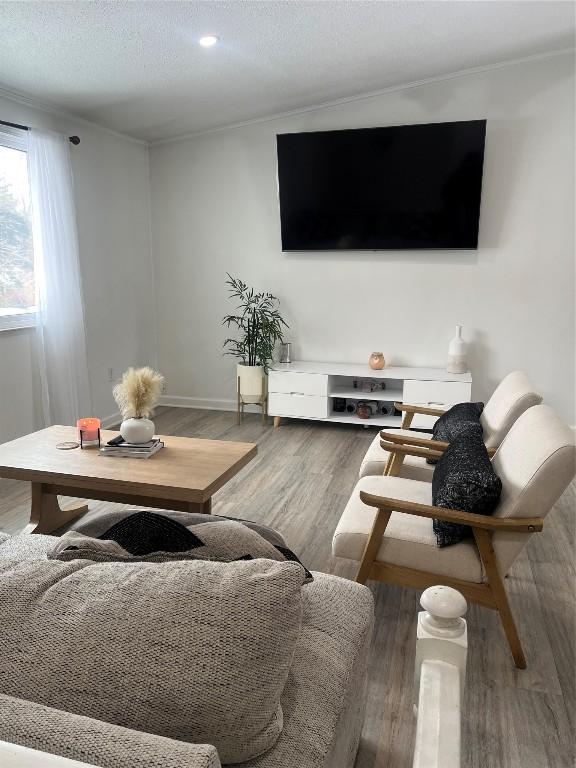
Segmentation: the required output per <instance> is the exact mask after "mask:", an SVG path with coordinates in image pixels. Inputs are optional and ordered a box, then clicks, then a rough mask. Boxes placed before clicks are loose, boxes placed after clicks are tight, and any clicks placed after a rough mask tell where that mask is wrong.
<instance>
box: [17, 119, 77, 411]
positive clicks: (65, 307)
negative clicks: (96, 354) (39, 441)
mask: <svg viewBox="0 0 576 768" xmlns="http://www.w3.org/2000/svg"><path fill="white" fill-rule="evenodd" d="M28 173H29V177H30V196H31V202H32V206H31V207H32V223H33V232H34V261H35V279H36V304H37V308H38V324H37V337H38V350H39V368H40V381H41V388H42V410H43V415H44V423H45V425H46V426H48V425H51V424H75V423H76V419H77V418H80V417H84V416H91V415H92V402H91V396H90V383H89V379H88V358H87V355H86V332H85V325H84V305H83V300H82V283H81V279H80V263H79V257H78V233H77V230H76V211H75V206H74V190H73V181H72V166H71V161H70V143H69V141H68V138H67V137H66V136H61V135H60V134H57V133H52V132H46V131H37V130H34V129H33V130H30V131H28Z"/></svg>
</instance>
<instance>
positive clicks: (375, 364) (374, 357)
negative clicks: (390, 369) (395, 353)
mask: <svg viewBox="0 0 576 768" xmlns="http://www.w3.org/2000/svg"><path fill="white" fill-rule="evenodd" d="M368 365H369V366H370V368H372V370H373V371H381V370H382V368H384V366H385V365H386V360H384V353H383V352H372V354H371V355H370V358H369V359H368Z"/></svg>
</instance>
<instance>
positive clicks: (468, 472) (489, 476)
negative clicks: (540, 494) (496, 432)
mask: <svg viewBox="0 0 576 768" xmlns="http://www.w3.org/2000/svg"><path fill="white" fill-rule="evenodd" d="M501 492H502V481H501V480H500V478H499V477H498V475H497V474H496V472H495V471H494V468H493V466H492V463H491V462H490V458H489V456H488V451H487V449H486V446H485V445H484V440H483V438H482V428H481V427H480V426H479V425H478V427H477V429H469V430H467V431H465V432H462V433H461V434H460V436H459V437H457V438H455V439H454V440H452V442H451V443H450V445H449V446H448V448H447V449H446V450H445V451H444V453H443V454H442V456H441V457H440V459H438V464H437V465H436V469H435V470H434V477H433V478H432V503H433V504H434V506H435V507H444V508H445V509H456V510H462V511H463V512H475V513H476V514H478V515H491V514H492V513H493V512H494V510H495V509H496V507H497V505H498V502H499V500H500V494H501ZM433 528H434V533H435V534H436V539H437V541H438V546H439V547H447V546H449V545H452V544H457V543H458V542H460V541H463V540H464V539H466V538H468V537H469V536H471V535H472V530H471V528H470V526H468V525H460V524H459V523H450V522H446V521H445V520H434V524H433Z"/></svg>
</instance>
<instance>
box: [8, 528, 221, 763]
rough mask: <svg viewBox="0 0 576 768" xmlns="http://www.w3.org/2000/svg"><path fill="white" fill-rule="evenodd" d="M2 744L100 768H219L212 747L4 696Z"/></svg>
mask: <svg viewBox="0 0 576 768" xmlns="http://www.w3.org/2000/svg"><path fill="white" fill-rule="evenodd" d="M29 538H30V537H29ZM0 740H2V741H7V742H9V743H10V744H19V745H20V746H22V747H29V748H30V749H37V750H39V751H41V752H48V753H49V754H52V755H60V756H61V757H67V758H68V759H71V760H78V761H81V762H83V763H86V762H89V763H90V764H93V765H98V766H100V768H182V767H183V766H186V768H221V765H220V760H219V759H218V753H217V752H216V748H215V747H214V746H212V745H211V744H187V743H185V742H183V741H175V740H173V739H166V738H163V737H162V736H155V735H154V734H151V733H142V732H141V731H132V730H130V729H128V728H122V727H121V726H118V725H111V724H110V723H104V722H102V721H101V720H94V718H92V717H83V716H82V715H73V714H71V713H70V712H64V711H63V710H60V709H53V708H52V707H47V706H45V705H44V704H37V703H36V702H33V701H24V700H23V699H16V698H14V697H12V696H5V695H2V694H0Z"/></svg>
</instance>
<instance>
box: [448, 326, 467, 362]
mask: <svg viewBox="0 0 576 768" xmlns="http://www.w3.org/2000/svg"><path fill="white" fill-rule="evenodd" d="M466 349H467V344H466V342H465V341H464V339H463V338H462V326H461V325H457V326H456V334H455V336H454V338H453V339H452V341H451V342H450V344H449V346H448V365H447V366H446V370H447V371H448V373H466V372H467V371H468V364H467V363H466Z"/></svg>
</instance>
